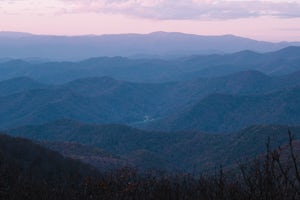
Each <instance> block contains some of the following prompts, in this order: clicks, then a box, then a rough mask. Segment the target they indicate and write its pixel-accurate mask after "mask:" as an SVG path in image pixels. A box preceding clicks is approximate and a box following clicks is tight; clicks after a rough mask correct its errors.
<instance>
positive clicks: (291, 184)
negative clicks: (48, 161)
mask: <svg viewBox="0 0 300 200" xmlns="http://www.w3.org/2000/svg"><path fill="white" fill-rule="evenodd" d="M288 136H289V142H288V145H286V146H284V147H279V148H277V149H275V150H271V149H270V147H269V144H270V142H267V145H266V146H267V148H266V149H267V151H266V153H265V155H262V156H259V157H257V158H256V159H255V160H252V161H249V162H244V163H241V164H239V165H237V166H236V168H235V169H231V170H223V169H222V168H221V169H220V170H218V171H217V172H216V173H215V175H210V174H201V175H200V176H199V177H194V176H191V175H189V174H178V175H160V176H157V175H156V174H151V173H149V174H138V173H137V172H136V170H134V169H132V168H123V169H120V170H115V171H113V172H111V173H107V174H101V175H99V174H97V173H95V174H93V173H90V174H84V173H82V171H80V170H82V169H84V168H80V170H78V169H79V168H76V167H75V165H76V164H75V163H74V162H69V163H68V164H72V165H74V166H73V167H71V169H70V170H71V171H72V169H76V170H73V171H72V172H70V171H68V170H66V169H65V168H64V167H62V168H60V170H66V171H64V172H63V173H61V174H60V175H59V176H58V175H57V173H59V171H57V170H53V171H52V170H46V171H47V172H49V171H50V172H53V173H54V174H51V173H48V174H47V175H44V174H43V173H45V170H44V169H43V168H44V167H46V165H45V166H43V165H41V166H39V167H36V164H34V163H35V162H37V161H36V159H32V162H31V163H27V165H26V162H25V164H24V163H22V165H20V164H18V163H19V161H18V160H13V159H11V158H9V157H7V155H5V154H4V153H5V152H3V151H1V154H0V161H1V162H0V177H1V178H0V197H1V199H12V200H17V199H28V200H29V199H30V200H35V199H46V200H48V199H53V200H54V199H55V200H60V199H64V200H65V199H74V200H77V199H78V200H79V199H80V200H94V199H95V200H98V199H108V200H109V199H116V200H118V199H124V200H127V199H128V200H129V199H138V200H148V199H149V200H152V199H153V200H154V199H155V200H156V199H157V200H160V199H161V200H168V199H178V200H179V199H180V200H181V199H199V200H240V199H247V200H283V199H284V200H297V199H300V173H299V160H298V156H299V155H298V146H297V144H295V142H294V140H293V137H292V134H291V132H290V131H289V134H288ZM27 148H28V147H27ZM44 153H45V152H44ZM53 156H54V155H53ZM54 157H55V156H54ZM40 159H41V158H40ZM53 160H55V159H53ZM57 162H58V161H57ZM60 162H61V163H60V164H61V165H64V164H66V163H65V162H64V161H62V160H60ZM39 163H40V160H39ZM60 164H56V167H57V166H59V165H60ZM24 165H26V167H24ZM34 166H35V167H34ZM39 168H42V169H40V170H37V169H39ZM89 170H90V169H89ZM37 172H39V173H40V175H37V174H36V173H37ZM77 172H78V173H77ZM90 172H91V171H90Z"/></svg>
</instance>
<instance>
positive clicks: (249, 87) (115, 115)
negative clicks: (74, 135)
mask: <svg viewBox="0 0 300 200" xmlns="http://www.w3.org/2000/svg"><path fill="white" fill-rule="evenodd" d="M299 77H300V76H299V72H295V73H292V74H288V75H284V76H268V75H265V74H263V73H261V72H257V71H244V72H238V73H235V74H231V75H228V76H223V77H215V78H199V79H193V80H189V81H180V82H167V83H136V82H127V81H120V80H115V79H112V78H109V77H101V78H97V77H95V78H84V79H78V80H74V81H71V82H68V83H65V84H60V85H48V84H44V83H40V82H37V81H35V80H32V79H29V78H26V77H19V78H14V79H10V80H6V81H2V82H0V119H1V120H0V127H2V128H8V127H15V126H21V125H27V124H42V123H46V122H50V121H54V120H59V119H74V120H79V121H83V122H89V123H97V124H104V123H122V124H128V125H132V126H137V127H140V128H144V129H149V130H183V129H195V130H203V131H208V132H230V131H236V130H238V129H240V128H245V127H247V126H250V125H253V124H261V123H263V124H265V123H280V124H287V125H295V124H297V123H298V119H300V118H299V115H300V114H299V108H298V107H297V101H298V96H299V89H298V88H299V87H300V78H299ZM278 108H281V109H278ZM275 111H276V112H275ZM262 113H264V114H262ZM207 116H210V117H207ZM237 119H239V120H238V121H237Z"/></svg>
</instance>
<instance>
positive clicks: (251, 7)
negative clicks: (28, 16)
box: [0, 0, 300, 20]
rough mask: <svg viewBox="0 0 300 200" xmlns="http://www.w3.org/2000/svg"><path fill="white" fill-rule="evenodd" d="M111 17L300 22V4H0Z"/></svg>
mask: <svg viewBox="0 0 300 200" xmlns="http://www.w3.org/2000/svg"><path fill="white" fill-rule="evenodd" d="M1 8H2V10H4V11H11V12H15V13H17V12H21V11H20V9H22V10H23V11H25V10H27V11H26V12H32V13H34V12H36V13H38V12H39V13H104V14H107V13H112V14H122V15H127V16H134V17H139V18H149V19H164V20H184V19H187V20H193V19H194V20H198V19H204V20H214V19H215V20H226V19H238V18H249V17H259V16H276V17H280V18H300V0H47V1H44V0H0V11H1Z"/></svg>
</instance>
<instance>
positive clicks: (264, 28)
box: [0, 0, 300, 41]
mask: <svg viewBox="0 0 300 200" xmlns="http://www.w3.org/2000/svg"><path fill="white" fill-rule="evenodd" d="M0 30H1V31H19V32H30V33H35V34H55V35H83V34H97V35H98V34H111V33H149V32H154V31H169V32H174V31H175V32H184V33H194V34H200V35H222V34H234V35H239V36H244V37H250V38H253V39H258V40H267V41H300V0H294V1H293V0H291V1H290V0H286V1H282V0H252V1H251V0H250V1H241V0H223V1H220V0H219V1H216V0H46V1H45V0H0Z"/></svg>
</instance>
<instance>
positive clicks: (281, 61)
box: [0, 46, 300, 84]
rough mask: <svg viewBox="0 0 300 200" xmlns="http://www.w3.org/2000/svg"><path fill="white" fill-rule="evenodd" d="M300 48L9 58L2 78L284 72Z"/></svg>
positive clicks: (1, 67)
mask: <svg viewBox="0 0 300 200" xmlns="http://www.w3.org/2000/svg"><path fill="white" fill-rule="evenodd" d="M0 48H1V47H0ZM299 51H300V47H292V46H290V47H287V48H284V49H280V50H279V51H275V52H270V53H255V52H252V51H241V52H237V53H233V54H224V55H223V54H222V55H217V54H213V55H194V56H186V57H181V58H173V59H169V60H164V59H152V58H148V59H146V58H143V59H132V58H131V59H130V58H125V57H98V58H90V59H87V60H83V61H80V62H65V61H64V62H47V61H42V60H40V61H38V60H36V61H29V60H9V61H3V62H0V80H7V79H11V78H16V77H20V76H26V77H30V78H33V79H35V80H38V81H41V82H44V83H51V84H61V83H66V82H69V81H73V80H76V79H81V78H89V77H104V76H106V77H111V78H114V79H118V80H123V81H131V82H142V83H161V82H174V81H184V80H191V79H195V78H201V77H204V78H210V77H220V76H225V75H230V74H233V73H237V72H241V71H253V70H256V71H259V72H262V73H265V74H267V75H272V76H280V75H285V74H290V73H293V72H296V71H299V70H300V64H299V63H300V53H299Z"/></svg>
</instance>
